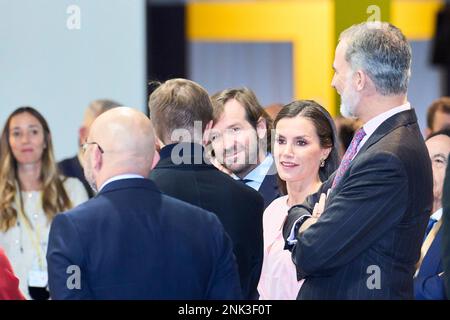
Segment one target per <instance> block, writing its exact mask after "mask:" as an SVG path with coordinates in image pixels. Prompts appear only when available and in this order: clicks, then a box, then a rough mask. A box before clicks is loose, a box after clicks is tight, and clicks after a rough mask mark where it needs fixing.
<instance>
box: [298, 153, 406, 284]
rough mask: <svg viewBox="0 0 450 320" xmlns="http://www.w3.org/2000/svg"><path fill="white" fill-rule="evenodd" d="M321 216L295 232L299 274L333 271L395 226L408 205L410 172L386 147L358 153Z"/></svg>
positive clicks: (300, 275)
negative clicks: (384, 150)
mask: <svg viewBox="0 0 450 320" xmlns="http://www.w3.org/2000/svg"><path fill="white" fill-rule="evenodd" d="M349 170H351V171H350V172H349V176H348V177H347V178H346V179H343V180H342V181H341V183H342V185H341V186H340V188H339V189H338V190H336V191H335V192H337V194H336V195H333V192H332V193H331V194H330V198H331V200H330V203H329V205H328V206H327V207H326V209H325V211H324V212H323V213H322V215H321V217H320V218H319V220H318V221H317V222H316V223H315V224H313V225H312V226H311V227H309V228H308V229H307V230H306V231H305V232H303V233H302V234H299V235H298V237H297V238H298V241H297V244H296V246H295V248H294V251H293V258H294V260H295V262H296V265H297V274H298V277H299V278H300V279H301V278H304V277H306V276H324V275H325V276H326V275H332V274H333V273H334V272H335V270H336V269H337V268H339V267H341V266H343V265H345V264H348V263H349V262H350V261H352V260H353V259H354V258H355V257H357V256H358V255H359V254H361V253H362V252H364V251H365V250H366V249H367V248H368V247H370V246H371V245H372V244H373V243H374V242H375V241H376V240H377V239H378V238H379V237H380V236H382V235H383V233H384V232H385V231H386V230H388V229H390V228H392V227H393V226H395V225H396V224H397V223H398V222H399V221H400V220H401V219H402V217H403V214H404V212H405V211H406V204H407V196H408V178H407V176H406V173H405V170H404V168H403V165H402V163H401V161H400V160H399V159H398V158H397V157H396V156H394V155H392V154H389V153H379V154H376V155H371V156H370V155H362V156H361V158H360V159H358V162H357V163H355V165H354V166H353V167H351V168H350V169H349Z"/></svg>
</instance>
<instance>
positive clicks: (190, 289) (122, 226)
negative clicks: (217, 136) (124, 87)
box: [47, 107, 241, 299]
mask: <svg viewBox="0 0 450 320" xmlns="http://www.w3.org/2000/svg"><path fill="white" fill-rule="evenodd" d="M154 146H155V143H154V135H153V127H152V125H151V123H150V120H149V119H148V118H147V117H146V116H145V115H144V114H143V113H141V112H139V111H136V110H134V109H131V108H124V107H122V108H115V109H114V110H111V111H108V112H106V113H104V114H102V115H101V116H100V117H98V118H97V120H95V122H94V123H93V125H92V128H91V132H90V134H89V138H88V141H87V142H86V143H85V144H84V145H83V150H85V168H84V170H85V175H86V179H87V180H88V182H89V183H90V185H91V186H92V187H93V188H94V189H98V190H99V192H98V194H97V195H96V196H95V197H94V198H93V199H91V200H90V201H88V202H86V203H85V204H83V205H81V206H78V207H77V208H75V209H73V210H70V211H68V212H66V213H63V214H59V215H57V216H56V217H55V219H54V220H53V223H52V226H51V231H50V237H49V244H48V251H47V261H48V272H49V288H50V295H51V297H52V298H53V299H239V298H240V297H241V289H240V284H239V275H238V271H237V266H236V261H235V257H234V255H233V250H232V242H231V240H230V239H229V237H228V235H227V234H226V233H225V231H224V229H223V227H222V224H221V223H220V222H219V220H218V219H217V217H216V216H215V215H214V214H213V213H211V212H207V211H205V210H203V209H200V208H198V207H195V206H192V205H190V204H188V203H185V202H182V201H180V200H177V199H174V198H171V197H169V196H167V195H164V194H162V193H161V192H160V191H159V190H158V188H157V187H156V186H155V184H154V183H153V182H151V181H150V180H148V179H146V178H144V177H145V176H147V175H148V174H149V172H150V169H151V165H152V160H153V157H154V150H155V149H154Z"/></svg>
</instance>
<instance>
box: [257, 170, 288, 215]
mask: <svg viewBox="0 0 450 320" xmlns="http://www.w3.org/2000/svg"><path fill="white" fill-rule="evenodd" d="M273 165H274V166H275V163H274V164H273ZM271 171H272V169H271V170H269V172H271ZM277 177H278V175H277V174H268V175H266V177H265V178H264V180H263V182H262V184H261V187H259V190H258V192H259V193H260V194H261V195H262V197H263V198H264V208H267V207H268V206H269V204H271V203H272V201H273V200H275V199H276V198H279V197H281V196H282V194H281V191H280V189H279V186H278V178H277Z"/></svg>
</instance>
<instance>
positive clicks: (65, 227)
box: [47, 213, 93, 300]
mask: <svg viewBox="0 0 450 320" xmlns="http://www.w3.org/2000/svg"><path fill="white" fill-rule="evenodd" d="M47 265H48V281H49V289H50V296H51V298H52V299H54V300H71V299H75V300H76V299H92V298H93V297H92V294H91V292H90V290H89V287H88V285H87V281H86V280H87V279H86V278H85V277H84V276H83V270H84V255H83V250H82V247H81V239H80V237H79V234H78V232H77V230H76V228H75V226H74V224H73V222H72V221H71V220H70V217H68V216H67V215H66V214H64V213H62V214H58V215H57V216H56V217H55V218H54V219H53V223H52V226H51V229H50V235H49V242H48V249H47Z"/></svg>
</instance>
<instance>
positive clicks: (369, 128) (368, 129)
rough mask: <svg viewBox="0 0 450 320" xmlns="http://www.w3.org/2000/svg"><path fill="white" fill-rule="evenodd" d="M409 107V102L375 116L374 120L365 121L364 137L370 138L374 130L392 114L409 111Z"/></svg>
mask: <svg viewBox="0 0 450 320" xmlns="http://www.w3.org/2000/svg"><path fill="white" fill-rule="evenodd" d="M410 109H411V105H410V104H409V102H406V103H405V104H402V105H401V106H398V107H395V108H392V109H390V110H388V111H386V112H383V113H382V114H379V115H377V116H376V117H375V118H372V119H370V120H369V121H367V122H366V123H365V124H364V126H363V128H364V132H365V133H366V136H371V135H372V133H374V132H375V130H376V129H377V128H378V127H379V126H380V125H381V124H382V123H383V122H384V121H386V120H387V119H389V118H390V117H392V116H393V115H394V114H397V113H400V112H402V111H406V110H410Z"/></svg>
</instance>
